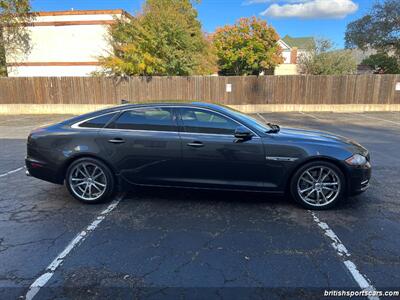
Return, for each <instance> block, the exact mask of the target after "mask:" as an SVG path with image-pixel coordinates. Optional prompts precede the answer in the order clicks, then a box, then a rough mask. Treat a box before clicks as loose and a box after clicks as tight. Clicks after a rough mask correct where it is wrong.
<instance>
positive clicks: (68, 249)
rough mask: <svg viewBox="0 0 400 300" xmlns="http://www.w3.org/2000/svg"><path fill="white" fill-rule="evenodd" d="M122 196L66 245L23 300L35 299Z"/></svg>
mask: <svg viewBox="0 0 400 300" xmlns="http://www.w3.org/2000/svg"><path fill="white" fill-rule="evenodd" d="M122 198H123V195H120V196H118V197H117V198H116V199H115V200H114V201H113V202H112V203H111V204H110V205H109V206H108V207H107V208H106V209H105V210H103V211H102V212H101V213H100V214H99V215H98V216H97V218H96V219H95V220H94V221H93V222H92V223H90V224H89V225H88V226H87V227H86V228H85V229H84V230H82V231H81V232H80V233H79V234H78V235H77V236H76V237H75V238H74V239H73V240H72V241H71V242H70V243H69V244H68V245H67V247H65V249H64V250H63V251H62V252H61V253H60V254H58V256H57V257H56V258H55V259H54V260H53V261H52V262H51V263H50V264H49V265H48V266H47V268H46V270H45V271H44V273H43V274H42V275H40V276H39V277H38V278H37V279H36V280H35V281H34V282H33V283H32V284H31V286H30V287H29V289H28V292H27V293H26V295H25V299H27V300H31V299H33V298H34V297H35V295H36V294H37V293H38V292H39V291H40V289H41V288H42V287H43V286H45V285H46V283H47V282H48V281H49V280H50V279H51V277H53V275H54V272H55V271H56V270H57V268H58V267H59V266H61V265H62V263H63V262H64V260H65V258H66V257H67V255H68V254H69V253H70V252H71V251H72V249H74V248H75V247H77V246H79V245H80V244H81V243H83V242H84V241H85V240H86V239H87V237H88V235H89V233H91V232H92V231H94V230H95V229H96V228H97V226H99V224H100V223H101V222H102V221H103V220H104V219H105V217H106V216H107V215H108V214H109V213H110V212H112V211H113V210H114V209H115V208H116V207H117V205H118V204H119V203H120V201H121V200H122Z"/></svg>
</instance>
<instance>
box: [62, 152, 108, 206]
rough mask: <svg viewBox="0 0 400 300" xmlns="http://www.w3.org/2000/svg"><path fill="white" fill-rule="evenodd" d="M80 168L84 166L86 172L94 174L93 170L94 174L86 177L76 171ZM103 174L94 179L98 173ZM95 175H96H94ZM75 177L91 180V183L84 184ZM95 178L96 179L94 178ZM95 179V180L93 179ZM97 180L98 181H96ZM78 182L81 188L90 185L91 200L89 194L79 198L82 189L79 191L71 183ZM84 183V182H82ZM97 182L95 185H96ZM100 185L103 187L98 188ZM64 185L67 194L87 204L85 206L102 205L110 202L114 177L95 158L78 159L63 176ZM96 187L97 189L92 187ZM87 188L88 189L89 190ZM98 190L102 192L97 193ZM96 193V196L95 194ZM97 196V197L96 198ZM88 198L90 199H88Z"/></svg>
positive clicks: (105, 166) (82, 180)
mask: <svg viewBox="0 0 400 300" xmlns="http://www.w3.org/2000/svg"><path fill="white" fill-rule="evenodd" d="M80 166H85V168H86V170H87V171H88V173H89V174H90V173H91V172H94V170H95V168H98V169H96V171H97V172H96V173H95V174H94V175H93V176H92V175H90V176H87V177H85V175H84V174H83V173H81V172H80V171H78V170H77V168H80ZM100 170H101V172H103V174H101V175H100V176H99V177H96V176H97V175H98V174H99V173H101V172H100ZM96 174H97V175H96ZM77 176H81V177H82V178H86V179H88V178H91V180H92V181H91V182H86V179H77V178H76V177H77ZM95 177H96V178H95ZM93 178H95V179H93ZM96 180H98V181H96ZM75 181H78V182H80V183H82V186H84V187H86V186H87V184H90V185H92V186H90V187H89V188H90V191H91V193H92V190H93V196H92V198H90V197H89V192H86V193H83V195H84V196H79V193H81V192H83V191H82V189H83V188H82V189H79V188H78V187H77V186H73V184H72V182H75ZM84 181H85V182H84ZM96 182H97V183H96ZM100 184H103V185H105V186H104V187H103V186H100ZM65 185H66V186H67V189H68V191H69V193H70V194H71V195H72V196H73V197H74V198H75V199H77V200H79V201H81V202H83V203H87V204H95V203H104V202H107V201H110V200H111V198H112V196H113V194H114V187H115V179H114V175H113V173H112V172H111V170H110V168H109V167H108V166H107V165H105V164H104V163H103V162H101V161H100V160H98V159H95V158H90V157H84V158H79V159H77V160H75V161H74V162H72V163H71V164H70V165H69V167H68V169H67V172H66V175H65ZM94 186H96V187H97V189H96V188H95V187H94ZM89 188H88V189H89ZM98 188H100V189H102V190H103V191H102V192H99V190H98ZM96 191H97V194H96ZM96 195H97V196H96ZM89 198H90V199H89Z"/></svg>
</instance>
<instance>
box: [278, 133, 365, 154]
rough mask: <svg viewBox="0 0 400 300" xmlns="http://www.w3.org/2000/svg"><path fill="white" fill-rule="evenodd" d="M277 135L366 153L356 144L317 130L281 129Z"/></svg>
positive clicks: (344, 138)
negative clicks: (338, 145)
mask: <svg viewBox="0 0 400 300" xmlns="http://www.w3.org/2000/svg"><path fill="white" fill-rule="evenodd" d="M279 135H280V136H281V137H283V138H285V139H289V140H301V141H303V142H310V143H312V142H316V143H328V144H340V145H346V146H350V147H352V148H355V149H356V150H357V152H358V153H360V154H363V155H367V154H368V151H367V149H365V148H364V147H363V146H362V145H360V144H359V143H358V142H356V141H354V140H352V139H349V138H346V137H343V136H340V135H335V134H332V133H329V132H325V131H319V130H306V129H295V128H281V130H280V131H279Z"/></svg>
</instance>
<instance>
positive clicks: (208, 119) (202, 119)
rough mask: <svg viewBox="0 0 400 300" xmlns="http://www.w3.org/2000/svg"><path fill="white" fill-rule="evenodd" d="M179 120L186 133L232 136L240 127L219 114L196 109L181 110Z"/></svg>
mask: <svg viewBox="0 0 400 300" xmlns="http://www.w3.org/2000/svg"><path fill="white" fill-rule="evenodd" d="M181 119H182V122H183V126H184V129H185V131H186V132H196V133H212V134H232V135H233V134H234V133H235V129H236V128H237V127H238V126H240V124H238V123H237V122H235V121H233V120H231V119H229V118H226V117H224V116H222V115H220V114H217V113H214V112H211V111H207V110H202V109H196V108H182V109H181Z"/></svg>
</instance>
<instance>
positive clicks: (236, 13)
mask: <svg viewBox="0 0 400 300" xmlns="http://www.w3.org/2000/svg"><path fill="white" fill-rule="evenodd" d="M375 1H376V0H201V2H200V3H199V4H196V8H197V10H198V12H199V19H200V21H201V22H202V25H203V30H204V31H205V32H213V31H214V30H215V29H216V28H217V27H220V26H224V25H226V24H233V23H235V21H236V20H237V19H239V18H241V17H251V16H257V17H260V18H262V19H264V20H266V21H267V22H268V24H270V25H272V26H273V27H274V28H275V29H276V31H277V32H278V33H279V35H280V36H281V37H284V36H285V35H287V34H288V35H290V36H293V37H303V36H314V37H316V38H328V39H330V40H332V41H333V42H334V44H335V46H336V47H337V48H343V47H344V33H345V31H346V25H347V24H348V23H349V22H351V21H353V20H356V19H358V18H359V17H361V16H363V15H364V14H365V13H367V12H368V11H369V10H370V8H371V7H372V5H373V3H375ZM142 3H143V0H32V7H33V10H34V11H53V10H70V9H75V10H80V9H116V8H122V9H124V10H126V11H128V12H129V13H131V14H133V15H134V14H135V13H136V12H138V11H140V8H141V5H142Z"/></svg>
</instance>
